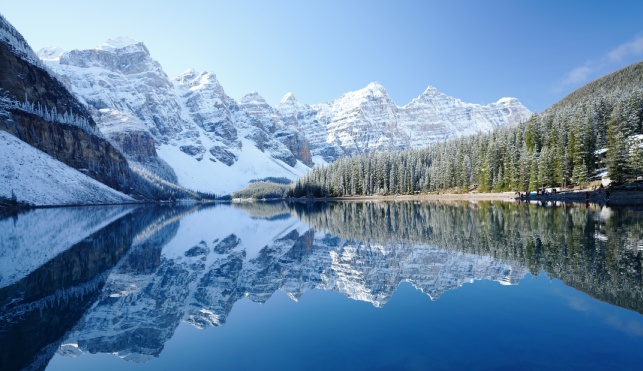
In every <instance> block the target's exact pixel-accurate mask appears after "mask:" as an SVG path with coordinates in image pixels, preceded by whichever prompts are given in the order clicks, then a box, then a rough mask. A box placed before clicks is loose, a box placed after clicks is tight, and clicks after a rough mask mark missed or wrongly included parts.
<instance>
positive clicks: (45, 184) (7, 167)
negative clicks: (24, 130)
mask: <svg viewBox="0 0 643 371" xmlns="http://www.w3.org/2000/svg"><path fill="white" fill-rule="evenodd" d="M0 158H2V159H3V161H2V163H1V164H0V197H4V198H12V197H14V196H15V198H16V200H17V201H19V202H23V203H28V204H31V205H39V206H44V205H48V206H51V205H81V204H83V205H87V204H115V203H123V202H132V201H134V199H133V198H131V197H129V196H127V195H125V194H123V193H121V192H118V191H116V190H114V189H112V188H110V187H108V186H106V185H104V184H102V183H100V182H98V181H96V180H94V179H92V178H90V177H88V176H87V175H85V174H83V173H81V172H80V171H78V170H76V169H74V168H72V167H70V166H68V165H66V164H64V163H62V162H60V161H58V160H56V159H55V158H53V157H51V156H49V155H48V154H46V153H44V152H42V151H40V150H38V149H36V148H34V147H32V146H30V145H29V144H27V143H25V142H23V141H21V140H20V139H18V138H16V137H14V136H13V135H11V134H9V133H7V132H4V131H0Z"/></svg>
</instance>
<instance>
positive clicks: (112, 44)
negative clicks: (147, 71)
mask: <svg viewBox="0 0 643 371" xmlns="http://www.w3.org/2000/svg"><path fill="white" fill-rule="evenodd" d="M96 49H97V50H103V51H108V52H116V51H120V50H124V51H126V52H136V51H143V52H145V53H147V54H149V52H148V51H147V48H146V47H145V45H144V44H143V43H142V42H138V41H136V40H133V39H130V38H129V37H126V36H120V37H116V38H113V39H109V40H107V41H105V42H104V43H102V44H100V45H98V46H97V47H96Z"/></svg>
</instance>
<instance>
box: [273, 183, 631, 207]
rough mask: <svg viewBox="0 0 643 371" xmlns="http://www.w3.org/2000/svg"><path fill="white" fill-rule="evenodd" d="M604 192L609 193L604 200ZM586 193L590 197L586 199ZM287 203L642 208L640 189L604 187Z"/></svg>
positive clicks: (311, 199) (364, 197) (394, 196)
mask: <svg viewBox="0 0 643 371" xmlns="http://www.w3.org/2000/svg"><path fill="white" fill-rule="evenodd" d="M606 191H609V192H610V196H609V200H606ZM587 193H589V198H587ZM285 200H286V201H470V202H476V201H497V202H543V203H546V202H563V203H590V204H597V205H612V206H642V205H643V187H635V188H633V189H628V188H627V187H625V186H620V187H612V188H606V189H603V190H591V189H578V190H569V191H563V192H560V193H556V194H551V195H542V196H532V197H518V196H517V195H516V193H515V192H491V193H439V194H438V193H429V194H416V195H387V196H348V197H322V198H304V197H302V198H286V199H285Z"/></svg>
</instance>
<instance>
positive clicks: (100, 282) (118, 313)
mask: <svg viewBox="0 0 643 371" xmlns="http://www.w3.org/2000/svg"><path fill="white" fill-rule="evenodd" d="M52 213H54V214H52ZM67 228H68V229H67ZM34 231H37V232H36V233H34ZM641 250H643V218H641V212H640V211H637V210H612V209H608V208H593V207H590V208H586V207H562V206H561V207H536V206H530V205H527V204H507V203H503V204H489V203H480V204H471V203H454V204H440V203H418V202H405V203H289V204H286V203H274V204H265V203H263V204H234V205H232V206H230V205H213V206H203V205H187V206H179V207H111V208H66V209H46V210H35V211H31V212H29V213H26V214H21V215H18V216H15V217H12V218H5V219H0V274H1V275H2V276H0V316H1V317H2V318H1V319H0V320H1V322H0V323H1V324H0V364H2V365H3V368H6V369H8V370H11V369H22V368H35V369H39V368H43V367H44V366H45V365H46V364H47V362H48V361H49V359H50V358H51V357H52V356H53V354H54V353H55V352H59V353H61V354H64V355H67V356H76V355H78V354H81V353H83V352H89V353H112V354H116V355H118V356H119V357H122V358H124V359H126V360H130V361H136V362H146V361H147V360H149V359H150V358H152V357H156V356H159V354H160V353H161V351H162V349H163V347H164V345H165V343H166V341H167V340H168V339H170V338H171V337H172V335H173V334H174V332H175V330H176V328H177V326H178V325H179V323H180V322H181V321H186V322H188V323H190V324H192V325H193V326H195V327H198V328H205V327H208V326H221V325H223V324H225V322H226V319H227V317H228V315H229V314H230V312H231V310H232V307H233V305H234V304H235V303H236V302H237V301H239V300H240V299H242V298H246V297H247V298H249V299H251V300H252V301H255V302H265V301H266V300H268V299H269V298H270V297H271V296H273V294H274V293H275V292H276V291H278V290H281V291H283V292H285V293H287V294H288V295H289V296H290V297H292V298H293V299H298V298H300V297H301V296H302V295H303V294H304V293H305V292H307V291H309V290H312V289H322V290H332V291H336V292H340V293H342V294H344V295H345V296H347V297H350V298H352V299H355V300H360V301H366V302H369V303H372V305H373V306H375V307H381V306H383V305H385V304H386V303H387V301H388V300H389V299H390V298H391V296H392V295H393V293H394V292H395V290H396V289H397V288H398V286H399V285H400V283H401V282H410V283H411V284H412V285H413V286H414V287H415V288H417V289H418V290H420V291H421V292H423V293H425V294H427V295H429V296H430V297H431V298H432V299H437V298H439V297H440V296H441V295H443V294H444V293H445V292H447V291H449V290H454V289H456V288H458V287H460V286H462V285H463V284H465V283H467V282H472V281H475V280H492V281H497V282H499V283H501V284H509V285H511V284H517V283H518V282H519V281H520V280H521V279H522V278H523V277H524V276H525V275H526V274H527V273H528V272H531V273H533V274H535V275H538V274H539V273H540V272H541V271H545V272H546V273H547V274H548V275H549V276H550V277H555V278H560V279H561V280H562V281H564V282H565V283H566V284H567V285H570V286H572V287H575V288H577V289H578V290H581V291H584V292H586V293H588V294H589V295H591V296H593V297H595V298H597V299H599V300H602V301H605V302H608V303H612V304H615V305H618V306H621V307H624V308H628V309H633V310H635V311H637V312H639V313H643V300H642V298H643V295H642V289H643V285H642V282H641V280H642V276H641V263H642V257H641ZM570 305H576V306H577V307H578V308H582V305H583V303H582V302H575V303H570ZM618 325H619V324H618V323H615V324H614V326H618ZM35 334H37V335H35Z"/></svg>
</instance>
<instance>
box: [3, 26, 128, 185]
mask: <svg viewBox="0 0 643 371" xmlns="http://www.w3.org/2000/svg"><path fill="white" fill-rule="evenodd" d="M0 130H4V131H6V132H8V133H10V134H12V135H14V136H16V137H17V138H19V139H20V140H22V141H24V142H26V143H28V144H30V145H32V146H34V147H36V148H38V149H39V150H41V151H43V152H45V153H47V154H49V155H50V156H52V157H54V158H55V159H57V160H59V161H61V162H63V163H65V164H67V165H69V166H71V167H73V168H76V169H79V170H81V171H83V172H84V173H85V174H87V175H89V176H90V177H92V178H94V179H96V180H98V181H99V182H101V183H104V184H106V185H109V186H110V187H112V188H115V189H118V190H122V191H130V190H131V184H130V183H131V182H130V180H131V174H130V169H129V166H128V163H127V160H126V159H125V157H124V156H123V155H122V154H121V153H120V152H119V151H118V150H117V149H116V148H114V147H113V146H112V145H111V144H110V143H109V142H108V141H106V140H105V138H104V137H103V136H102V134H101V133H100V131H99V130H98V129H97V127H96V124H95V122H94V120H93V118H92V117H91V115H90V113H89V112H88V110H87V109H86V108H85V107H84V106H83V104H82V103H80V102H79V101H78V100H77V99H76V98H75V96H74V95H72V94H71V93H70V92H69V91H68V90H67V88H66V87H65V86H64V85H63V84H62V83H61V82H60V81H59V80H58V79H57V78H55V77H54V76H53V75H52V74H51V73H50V72H49V71H48V70H47V69H46V68H45V67H44V66H43V64H42V63H41V62H40V60H39V59H38V58H37V57H36V55H35V54H34V53H33V51H31V49H30V48H29V46H28V45H27V43H26V41H25V40H24V39H23V38H22V36H21V35H20V34H19V33H18V32H17V31H16V30H15V29H14V28H13V27H12V26H11V25H10V24H9V23H8V22H7V21H6V20H5V19H4V18H2V17H1V16H0Z"/></svg>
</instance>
